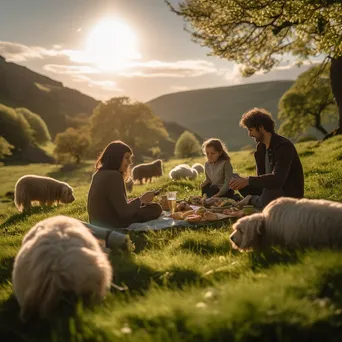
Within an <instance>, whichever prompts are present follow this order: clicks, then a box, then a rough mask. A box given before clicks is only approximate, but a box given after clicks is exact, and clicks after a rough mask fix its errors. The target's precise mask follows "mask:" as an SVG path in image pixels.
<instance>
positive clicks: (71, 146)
mask: <svg viewBox="0 0 342 342" xmlns="http://www.w3.org/2000/svg"><path fill="white" fill-rule="evenodd" d="M55 144H56V148H55V154H57V156H58V159H60V160H61V159H62V157H64V156H65V155H69V156H71V157H72V158H74V159H75V161H76V163H77V164H78V163H80V161H81V159H82V158H83V157H84V155H85V154H86V152H87V151H88V149H89V146H90V138H89V136H88V134H87V132H86V131H78V130H76V129H74V128H68V129H67V130H66V131H64V132H62V133H58V134H57V135H56V138H55Z"/></svg>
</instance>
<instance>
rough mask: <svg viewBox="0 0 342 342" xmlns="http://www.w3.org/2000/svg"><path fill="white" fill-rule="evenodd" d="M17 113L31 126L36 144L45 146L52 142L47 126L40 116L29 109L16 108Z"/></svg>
mask: <svg viewBox="0 0 342 342" xmlns="http://www.w3.org/2000/svg"><path fill="white" fill-rule="evenodd" d="M16 112H17V113H18V114H19V115H22V116H23V117H24V118H25V119H26V121H27V122H28V123H29V125H30V126H31V129H32V131H33V132H32V136H33V139H34V141H35V142H36V143H38V144H42V145H44V144H46V143H47V142H49V141H50V140H51V136H50V133H49V130H48V128H47V125H46V123H45V121H44V120H43V119H42V118H41V117H40V116H39V115H38V114H36V113H33V112H31V111H30V110H28V109H27V108H16Z"/></svg>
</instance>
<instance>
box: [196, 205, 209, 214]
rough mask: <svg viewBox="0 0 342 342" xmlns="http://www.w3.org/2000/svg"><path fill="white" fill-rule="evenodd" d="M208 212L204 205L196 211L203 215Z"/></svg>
mask: <svg viewBox="0 0 342 342" xmlns="http://www.w3.org/2000/svg"><path fill="white" fill-rule="evenodd" d="M206 212H207V209H205V208H204V207H200V208H198V209H197V210H196V211H195V213H196V215H201V216H202V215H203V214H204V213H206Z"/></svg>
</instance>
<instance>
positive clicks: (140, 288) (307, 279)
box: [0, 137, 342, 342]
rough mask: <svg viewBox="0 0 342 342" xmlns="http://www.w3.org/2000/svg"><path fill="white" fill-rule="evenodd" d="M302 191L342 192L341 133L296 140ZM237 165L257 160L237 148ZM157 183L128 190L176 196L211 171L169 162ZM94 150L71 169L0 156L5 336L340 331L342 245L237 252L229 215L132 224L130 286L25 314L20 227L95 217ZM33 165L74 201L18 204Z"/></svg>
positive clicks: (117, 257) (126, 279)
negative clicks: (18, 270)
mask: <svg viewBox="0 0 342 342" xmlns="http://www.w3.org/2000/svg"><path fill="white" fill-rule="evenodd" d="M297 150H298V152H299V154H300V157H301V160H302V163H303V167H304V172H305V182H306V183H305V196H306V197H308V198H324V199H330V200H334V201H342V137H335V138H332V139H330V140H327V141H324V142H322V143H320V144H318V143H317V142H316V141H309V142H304V143H300V144H298V145H297ZM231 157H232V164H233V166H234V169H235V171H236V172H239V173H240V174H245V175H247V174H249V175H252V174H254V172H255V167H254V159H253V155H252V153H251V151H242V152H234V153H231ZM183 162H185V163H189V164H192V163H193V162H202V163H203V162H204V159H203V158H196V159H192V160H170V161H168V162H166V163H165V175H164V176H163V177H161V178H160V179H158V180H156V181H155V182H153V183H152V184H147V185H142V186H140V185H139V186H135V187H134V191H133V193H132V194H130V196H131V197H134V196H136V195H139V194H141V193H142V192H144V191H146V190H148V189H159V188H161V189H162V193H163V192H164V191H167V190H177V191H178V192H179V196H178V197H179V198H183V197H187V196H189V195H195V194H199V184H200V182H201V181H202V180H203V176H201V177H199V178H198V179H196V180H194V181H186V180H185V181H177V182H172V181H170V180H169V179H168V178H167V174H168V171H169V170H170V169H171V168H172V167H173V166H174V165H176V164H179V163H183ZM92 172H93V162H90V161H89V162H88V161H87V162H85V163H83V164H82V165H81V166H80V167H79V168H77V169H75V170H73V171H64V172H63V171H62V170H61V167H60V166H58V165H37V164H31V165H27V166H5V167H0V179H1V183H0V200H1V202H0V341H6V342H7V341H11V342H12V341H294V340H298V341H322V340H326V341H341V340H342V290H341V283H342V253H340V252H339V251H329V250H326V251H313V250H297V251H288V250H283V249H277V248H274V249H272V250H269V251H267V252H263V253H257V252H251V253H240V252H238V251H235V250H232V249H231V246H230V243H229V241H228V236H229V232H230V229H231V224H232V222H233V221H231V222H230V223H228V224H227V223H225V224H222V225H219V226H218V225H215V226H213V227H201V228H189V229H184V228H173V229H167V230H163V231H159V232H147V233H140V232H139V233H138V232H135V233H131V234H130V235H131V239H132V241H133V242H134V243H135V247H136V248H135V251H134V252H131V253H128V252H120V251H119V252H115V253H114V252H113V253H112V254H111V255H110V259H111V262H112V264H113V268H114V273H115V274H114V279H113V281H114V282H115V283H116V284H119V285H126V286H127V287H128V291H126V292H118V291H112V292H111V293H110V294H109V295H108V296H107V297H106V299H105V300H104V302H102V303H100V304H98V305H96V306H92V307H88V306H86V305H83V304H82V303H81V302H79V303H78V304H77V305H76V309H75V310H71V309H70V307H69V306H68V305H67V304H66V305H64V306H62V307H61V308H60V310H59V311H58V312H57V313H56V315H55V316H54V317H53V318H52V319H51V320H48V321H33V322H31V323H30V324H26V325H24V324H23V323H21V322H20V320H19V318H18V313H19V307H18V304H17V303H16V300H15V298H14V296H13V291H12V285H11V270H12V265H13V260H14V257H15V255H16V253H17V251H18V249H19V247H20V243H21V239H22V237H23V234H24V233H25V232H26V231H27V230H28V229H30V227H32V226H33V225H34V224H35V223H37V222H38V221H40V220H41V219H44V218H46V217H49V216H53V215H58V214H63V215H68V216H72V217H76V218H79V219H82V220H87V213H86V194H87V190H88V188H89V184H90V180H91V174H92ZM24 174H39V175H48V176H51V177H55V178H57V179H59V180H63V181H67V182H68V183H69V184H70V185H71V186H73V188H74V190H75V194H76V198H77V199H76V201H75V202H74V203H73V204H71V205H60V206H58V207H53V208H40V207H37V208H34V209H33V210H32V212H31V213H30V214H19V213H18V212H17V210H16V209H15V207H14V205H13V203H12V201H11V200H10V199H9V198H8V197H6V196H5V194H6V192H8V191H13V188H14V184H15V182H16V180H17V179H18V178H19V177H20V176H22V175H24Z"/></svg>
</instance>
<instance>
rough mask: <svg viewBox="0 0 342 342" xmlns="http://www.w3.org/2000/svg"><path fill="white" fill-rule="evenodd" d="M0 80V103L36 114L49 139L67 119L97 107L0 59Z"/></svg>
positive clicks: (18, 66) (83, 96) (59, 84)
mask: <svg viewBox="0 0 342 342" xmlns="http://www.w3.org/2000/svg"><path fill="white" fill-rule="evenodd" d="M0 80H1V82H0V103H3V104H5V105H7V106H10V107H25V108H28V109H30V110H31V111H33V112H35V113H37V114H39V115H40V116H41V117H42V118H43V120H44V121H45V122H46V124H47V126H48V128H49V131H50V134H51V135H52V136H53V137H54V136H55V135H56V133H58V132H62V131H64V130H65V129H66V128H67V127H68V118H73V117H77V116H79V115H90V114H91V113H92V111H93V109H94V108H95V107H96V106H97V104H98V101H96V100H95V99H93V98H92V97H90V96H87V95H84V94H82V93H81V92H79V91H77V90H74V89H70V88H67V87H64V86H63V84H62V83H61V82H57V81H54V80H52V79H51V78H49V77H46V76H43V75H40V74H38V73H36V72H33V71H32V70H30V69H28V68H26V67H23V66H21V65H18V64H15V63H10V62H6V60H5V59H4V58H3V57H1V56H0Z"/></svg>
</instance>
